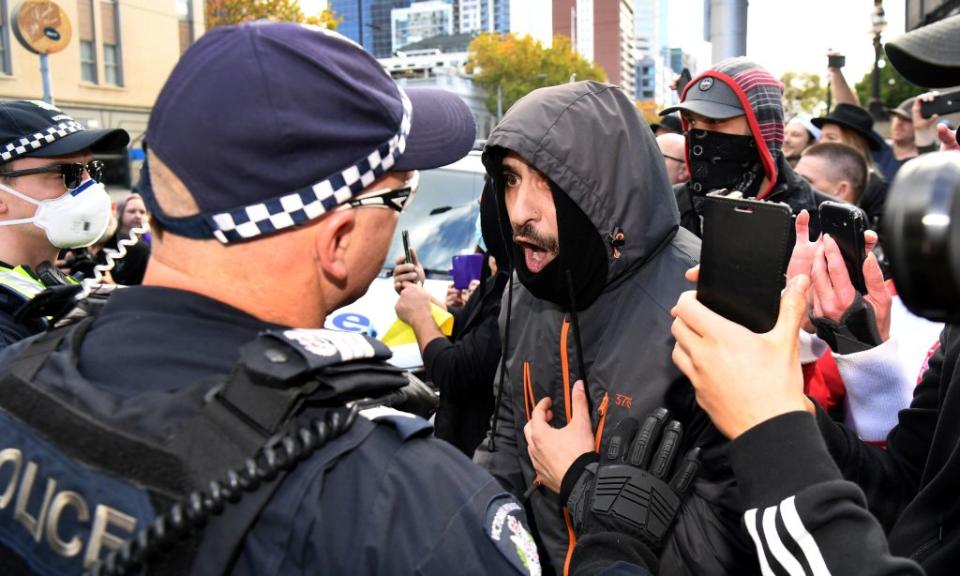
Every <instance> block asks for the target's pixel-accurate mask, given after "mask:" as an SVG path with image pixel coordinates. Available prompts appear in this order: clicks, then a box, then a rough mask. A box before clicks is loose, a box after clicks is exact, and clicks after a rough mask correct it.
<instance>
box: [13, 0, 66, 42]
mask: <svg viewBox="0 0 960 576" xmlns="http://www.w3.org/2000/svg"><path fill="white" fill-rule="evenodd" d="M13 32H14V34H16V36H17V40H19V41H20V44H22V45H23V47H24V48H26V49H27V50H29V51H31V52H33V53H34V54H54V53H56V52H59V51H61V50H63V49H64V48H66V47H67V44H69V43H70V35H71V32H72V29H71V28H70V19H69V18H67V14H66V12H64V11H63V9H62V8H60V7H59V6H57V4H56V2H50V1H48V0H23V1H22V2H20V4H19V5H17V7H16V8H14V10H13Z"/></svg>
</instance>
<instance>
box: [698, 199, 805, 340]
mask: <svg viewBox="0 0 960 576" xmlns="http://www.w3.org/2000/svg"><path fill="white" fill-rule="evenodd" d="M792 225H793V215H792V213H791V211H790V207H789V206H787V205H786V204H781V203H775V202H762V201H759V200H747V199H730V198H725V197H714V196H707V197H706V198H704V204H703V243H702V247H701V252H700V280H699V283H698V284H697V299H698V300H700V302H702V303H703V304H704V305H705V306H707V307H708V308H710V309H711V310H713V311H714V312H716V313H718V314H720V315H721V316H723V317H725V318H727V319H728V320H732V321H733V322H736V323H737V324H740V325H742V326H745V327H747V328H749V329H750V330H752V331H754V332H761V333H762V332H768V331H770V330H771V329H772V328H773V326H774V325H775V324H776V322H777V316H778V314H779V312H780V294H781V292H782V291H783V287H784V286H785V285H786V272H787V263H788V260H789V249H790V239H791V229H792Z"/></svg>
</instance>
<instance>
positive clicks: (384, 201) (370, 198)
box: [344, 172, 420, 212]
mask: <svg viewBox="0 0 960 576" xmlns="http://www.w3.org/2000/svg"><path fill="white" fill-rule="evenodd" d="M406 184H407V185H406V186H404V187H402V188H395V189H392V190H374V191H371V192H368V193H367V194H365V195H364V196H363V197H361V198H353V199H351V200H347V201H346V202H345V203H344V205H345V206H349V207H351V208H358V207H360V206H386V207H387V208H392V209H393V210H396V211H397V212H403V209H404V207H406V205H407V202H409V201H410V199H412V198H413V196H414V195H415V194H416V193H417V189H418V188H419V187H420V173H419V172H414V173H413V176H411V177H410V179H409V180H407V182H406Z"/></svg>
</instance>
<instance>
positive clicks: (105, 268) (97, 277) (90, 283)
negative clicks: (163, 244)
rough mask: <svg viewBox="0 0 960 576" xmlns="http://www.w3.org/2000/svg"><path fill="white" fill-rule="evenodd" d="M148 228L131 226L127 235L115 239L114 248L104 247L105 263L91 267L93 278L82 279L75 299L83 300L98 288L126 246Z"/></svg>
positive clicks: (132, 243)
mask: <svg viewBox="0 0 960 576" xmlns="http://www.w3.org/2000/svg"><path fill="white" fill-rule="evenodd" d="M148 230H149V229H148V228H146V227H137V228H131V229H130V235H129V236H128V237H126V238H123V239H118V240H117V249H116V250H112V249H110V248H104V249H103V254H104V258H106V263H104V264H97V265H96V266H94V267H93V278H86V279H84V280H83V290H81V291H80V292H79V293H78V294H77V296H76V298H77V300H83V299H84V298H86V297H87V296H89V295H90V293H91V292H92V291H94V290H95V289H96V288H98V287H99V286H100V285H101V280H103V275H104V274H106V273H107V272H110V271H111V270H113V268H114V266H116V264H117V262H116V261H117V260H119V259H120V258H123V257H124V256H126V255H127V247H128V246H133V245H135V244H136V243H137V242H139V241H140V238H141V237H142V236H143V235H144V234H146V233H147V231H148Z"/></svg>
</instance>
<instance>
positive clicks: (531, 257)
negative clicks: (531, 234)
mask: <svg viewBox="0 0 960 576" xmlns="http://www.w3.org/2000/svg"><path fill="white" fill-rule="evenodd" d="M515 242H516V243H517V244H518V245H519V246H520V247H521V248H523V259H524V262H525V263H526V265H527V270H529V271H530V272H531V273H532V274H537V273H539V272H540V271H541V270H543V269H544V268H546V266H547V264H549V263H550V260H552V254H551V253H550V251H549V250H547V249H546V248H544V247H543V246H540V245H539V244H536V243H535V242H531V241H530V240H527V239H523V238H517V239H516V240H515Z"/></svg>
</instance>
